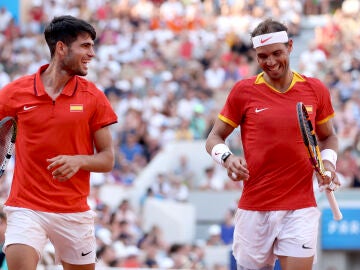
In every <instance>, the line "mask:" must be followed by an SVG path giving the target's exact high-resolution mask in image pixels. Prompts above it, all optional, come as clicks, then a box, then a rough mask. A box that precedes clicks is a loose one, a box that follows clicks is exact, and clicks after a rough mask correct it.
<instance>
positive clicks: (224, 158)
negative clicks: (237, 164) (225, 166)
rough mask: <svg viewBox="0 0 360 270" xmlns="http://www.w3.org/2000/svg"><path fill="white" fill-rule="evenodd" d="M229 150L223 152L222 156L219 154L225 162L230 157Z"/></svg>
mask: <svg viewBox="0 0 360 270" xmlns="http://www.w3.org/2000/svg"><path fill="white" fill-rule="evenodd" d="M230 155H231V152H229V151H228V152H225V153H224V154H223V155H222V156H221V160H222V162H223V163H225V161H226V160H227V159H228V157H230Z"/></svg>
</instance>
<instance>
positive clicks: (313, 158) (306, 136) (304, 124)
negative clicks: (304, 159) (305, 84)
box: [296, 102, 342, 220]
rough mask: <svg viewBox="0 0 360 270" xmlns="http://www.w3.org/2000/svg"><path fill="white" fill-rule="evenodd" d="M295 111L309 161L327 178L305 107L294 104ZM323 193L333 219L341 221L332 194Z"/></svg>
mask: <svg viewBox="0 0 360 270" xmlns="http://www.w3.org/2000/svg"><path fill="white" fill-rule="evenodd" d="M296 110H297V116H298V121H299V126H300V131H301V135H302V138H303V141H304V144H305V146H306V149H307V150H308V154H309V160H310V162H311V164H312V166H313V167H314V169H315V171H316V172H317V173H319V174H320V175H321V176H322V177H325V176H329V173H330V172H327V171H326V170H325V168H324V164H323V162H322V159H321V155H320V148H319V145H318V142H317V139H316V134H315V131H314V129H313V126H312V124H311V120H310V117H309V114H308V111H307V109H306V107H305V105H304V104H303V103H302V102H298V103H297V104H296ZM325 193H326V197H327V199H328V201H329V205H330V208H331V211H332V213H333V217H334V219H335V220H341V219H342V214H341V211H340V209H339V206H338V203H337V201H336V198H335V195H334V192H333V191H332V190H329V189H326V192H325Z"/></svg>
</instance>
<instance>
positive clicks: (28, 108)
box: [24, 106, 37, 111]
mask: <svg viewBox="0 0 360 270" xmlns="http://www.w3.org/2000/svg"><path fill="white" fill-rule="evenodd" d="M36 107H37V106H24V111H28V110H31V109H33V108H36Z"/></svg>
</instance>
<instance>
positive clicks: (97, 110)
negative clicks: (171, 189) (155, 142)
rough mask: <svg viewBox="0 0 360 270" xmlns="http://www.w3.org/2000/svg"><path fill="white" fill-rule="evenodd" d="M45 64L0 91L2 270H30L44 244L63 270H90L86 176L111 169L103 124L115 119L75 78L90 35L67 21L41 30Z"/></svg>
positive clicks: (84, 67)
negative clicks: (8, 137) (8, 119)
mask: <svg viewBox="0 0 360 270" xmlns="http://www.w3.org/2000/svg"><path fill="white" fill-rule="evenodd" d="M44 34H45V40H46V42H47V44H48V47H49V49H50V55H51V59H50V63H49V64H47V65H44V66H42V67H40V68H39V70H38V71H37V73H35V74H32V75H27V76H24V77H21V78H19V79H17V80H16V81H14V82H12V83H10V84H8V85H7V86H5V87H4V88H3V89H2V90H1V91H0V118H3V117H5V116H12V117H14V118H15V119H16V122H17V125H18V133H17V140H16V146H15V148H16V149H15V150H16V152H15V156H16V158H15V171H14V177H13V181H12V186H11V191H10V194H9V197H8V199H7V201H6V202H5V207H4V211H5V213H6V215H7V220H8V224H7V229H6V235H5V244H4V250H5V254H6V260H7V263H8V268H9V270H19V269H21V270H35V269H36V267H37V264H38V262H39V259H40V254H41V253H42V250H43V248H44V246H45V245H46V244H47V241H48V239H49V240H50V241H51V242H52V244H53V245H54V247H55V254H56V261H57V262H58V263H61V264H62V265H63V268H64V269H65V270H74V269H77V270H80V269H81V270H93V269H95V255H96V247H95V233H94V217H95V214H94V212H93V211H92V210H90V207H89V205H88V204H87V197H88V195H89V190H90V172H108V171H110V170H111V169H112V167H113V164H114V152H113V143H112V137H111V133H110V130H109V125H111V124H114V123H116V122H117V116H116V114H115V113H114V111H113V110H112V108H111V105H110V103H109V102H108V100H107V98H106V97H105V95H104V94H103V92H102V91H101V90H99V89H98V88H96V86H95V84H94V83H91V82H89V81H87V80H86V79H85V78H83V77H82V76H85V75H87V72H88V64H89V62H90V61H91V59H92V58H93V57H94V56H95V51H94V40H95V38H96V32H95V29H94V28H93V27H92V26H91V25H90V24H89V23H87V22H85V21H83V20H80V19H77V18H74V17H72V16H61V17H56V18H54V19H53V20H52V21H51V22H50V24H49V25H48V26H47V27H46V29H45V33H44Z"/></svg>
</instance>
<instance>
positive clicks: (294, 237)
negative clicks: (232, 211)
mask: <svg viewBox="0 0 360 270" xmlns="http://www.w3.org/2000/svg"><path fill="white" fill-rule="evenodd" d="M251 41H252V44H253V47H254V50H255V52H256V57H257V62H258V64H259V66H260V67H261V69H262V70H263V72H261V73H260V74H258V75H257V76H254V77H251V78H248V79H244V80H241V81H239V82H237V83H236V84H235V85H234V86H233V88H232V89H231V91H230V93H229V95H228V97H227V100H226V102H225V105H224V106H223V108H222V110H221V111H220V113H219V115H218V118H217V119H216V120H215V123H214V126H213V128H212V130H211V132H210V133H209V136H208V138H207V141H206V150H207V152H208V153H209V154H210V155H211V156H212V157H213V159H214V160H215V161H216V162H218V163H219V164H221V165H223V166H224V167H225V169H226V170H227V173H228V176H229V178H230V179H232V180H233V181H244V189H243V192H242V195H241V198H240V200H239V203H238V209H237V212H236V215H235V231H234V239H233V240H234V241H233V254H234V257H235V258H236V261H237V267H238V270H249V269H251V270H270V269H273V266H274V263H275V260H276V259H277V258H278V259H279V260H280V264H281V267H282V269H283V270H311V269H312V264H313V262H314V258H315V255H316V244H317V234H318V226H319V217H320V212H319V210H318V209H317V207H316V201H315V198H314V192H313V180H312V179H313V173H314V171H313V168H312V166H311V164H310V162H309V160H308V154H307V152H306V149H305V147H304V145H303V142H302V137H301V133H300V130H299V126H298V122H297V116H296V104H297V103H298V102H300V101H301V102H303V103H304V104H306V106H307V108H309V111H310V112H311V120H312V122H313V126H315V127H316V132H317V136H318V138H319V144H320V147H321V149H322V158H323V160H324V166H325V168H326V170H327V171H330V172H331V177H326V178H325V179H322V178H320V177H319V185H324V186H326V187H327V185H328V184H329V183H330V181H334V182H335V183H336V184H339V181H338V179H337V176H336V174H335V168H336V167H335V166H336V157H337V154H336V152H337V149H338V139H337V136H336V134H335V132H334V128H333V123H332V118H333V116H334V110H333V107H332V104H331V99H330V94H329V91H328V89H327V88H326V87H325V85H324V84H323V83H322V82H320V81H319V80H318V79H315V78H310V77H306V76H304V75H301V74H299V73H297V72H295V71H292V70H291V69H290V63H289V58H290V53H291V52H292V50H293V41H292V40H291V39H289V37H288V34H287V27H286V26H285V25H284V24H282V23H280V22H277V21H274V20H271V19H267V20H265V21H263V22H262V23H260V24H259V25H258V26H257V27H256V28H255V29H254V31H253V32H252V33H251ZM238 126H240V130H241V140H242V145H243V148H244V156H236V155H234V154H233V153H232V152H231V150H230V149H229V147H228V146H227V145H226V143H225V140H226V138H227V137H228V136H229V135H230V134H231V133H232V132H233V130H234V129H235V128H237V127H238Z"/></svg>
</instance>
